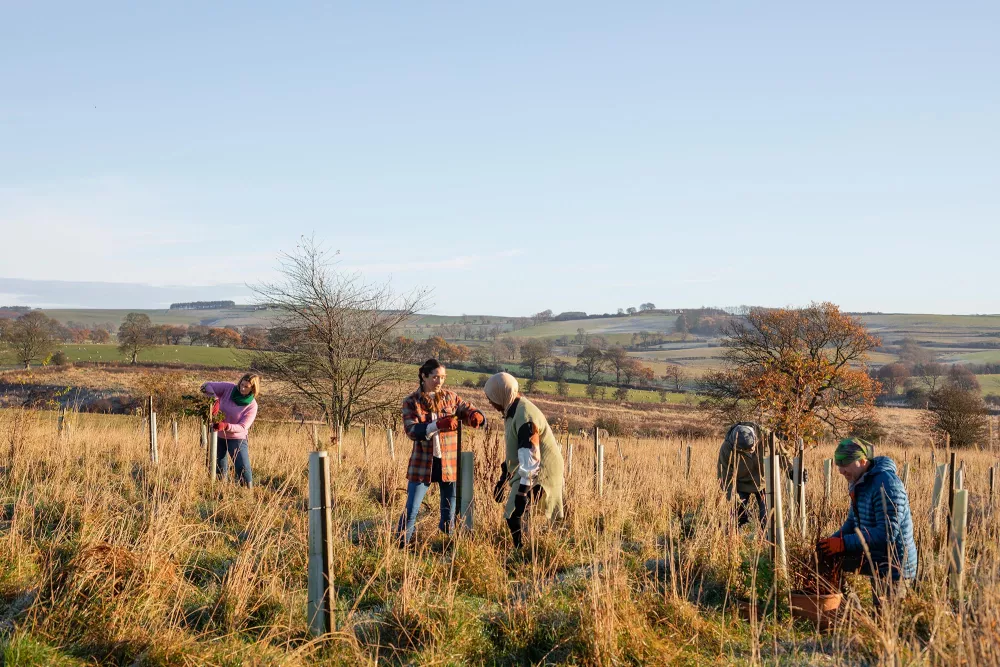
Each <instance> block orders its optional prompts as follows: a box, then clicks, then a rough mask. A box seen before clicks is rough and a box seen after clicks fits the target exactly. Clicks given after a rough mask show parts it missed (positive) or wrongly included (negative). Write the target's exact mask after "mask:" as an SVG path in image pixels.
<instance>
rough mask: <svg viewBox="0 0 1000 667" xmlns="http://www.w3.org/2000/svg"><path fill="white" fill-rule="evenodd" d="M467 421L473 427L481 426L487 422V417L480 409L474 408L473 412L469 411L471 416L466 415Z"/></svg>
mask: <svg viewBox="0 0 1000 667" xmlns="http://www.w3.org/2000/svg"><path fill="white" fill-rule="evenodd" d="M466 422H467V423H468V424H469V426H471V427H472V428H479V427H480V426H482V425H483V424H485V423H486V417H484V416H483V413H482V412H480V411H479V410H473V411H472V412H470V413H469V416H468V417H466Z"/></svg>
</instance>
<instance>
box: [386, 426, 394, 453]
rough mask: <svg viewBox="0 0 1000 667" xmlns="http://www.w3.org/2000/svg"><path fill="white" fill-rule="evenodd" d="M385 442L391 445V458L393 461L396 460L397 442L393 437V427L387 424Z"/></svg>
mask: <svg viewBox="0 0 1000 667" xmlns="http://www.w3.org/2000/svg"><path fill="white" fill-rule="evenodd" d="M385 443H386V445H388V447H389V458H390V459H392V460H393V461H395V460H396V443H395V442H393V439H392V427H390V426H387V427H386V429H385Z"/></svg>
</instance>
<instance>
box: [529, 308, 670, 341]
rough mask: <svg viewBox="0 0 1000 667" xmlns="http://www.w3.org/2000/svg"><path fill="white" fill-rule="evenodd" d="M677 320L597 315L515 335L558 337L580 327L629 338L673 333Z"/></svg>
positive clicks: (638, 316) (538, 327)
mask: <svg viewBox="0 0 1000 667" xmlns="http://www.w3.org/2000/svg"><path fill="white" fill-rule="evenodd" d="M676 322H677V316H676V315H661V314H654V315H631V316H627V317H596V318H592V319H586V320H566V321H564V322H545V323H543V324H539V325H538V326H533V327H528V328H526V329H519V330H518V331H516V332H514V335H515V336H517V337H519V338H557V337H559V336H570V337H573V336H575V335H576V332H577V330H578V329H583V330H584V331H586V332H587V333H588V334H597V335H601V336H608V335H615V334H617V335H618V337H621V336H622V335H626V336H627V338H628V339H629V340H631V339H632V334H633V333H639V332H640V331H655V332H664V333H672V332H673V331H674V325H675V324H676Z"/></svg>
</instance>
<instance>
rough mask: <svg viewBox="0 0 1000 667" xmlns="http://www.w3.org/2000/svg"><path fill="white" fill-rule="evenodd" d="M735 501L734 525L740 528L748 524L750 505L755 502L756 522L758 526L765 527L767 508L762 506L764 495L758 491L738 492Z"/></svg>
mask: <svg viewBox="0 0 1000 667" xmlns="http://www.w3.org/2000/svg"><path fill="white" fill-rule="evenodd" d="M736 496H737V500H736V525H737V526H742V525H744V524H747V523H750V517H751V516H753V515H752V514H751V509H750V503H751V501H754V502H756V505H757V521H759V522H760V525H762V526H763V525H765V524H766V523H767V507H766V505H765V504H764V494H763V493H761V492H760V491H750V492H743V491H738V492H737V494H736Z"/></svg>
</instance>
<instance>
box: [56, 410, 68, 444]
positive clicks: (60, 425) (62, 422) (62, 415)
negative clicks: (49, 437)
mask: <svg viewBox="0 0 1000 667" xmlns="http://www.w3.org/2000/svg"><path fill="white" fill-rule="evenodd" d="M65 426H66V408H65V406H64V407H61V408H59V420H58V422H57V423H56V432H57V433H58V435H59V437H60V438H61V437H62V436H63V429H64V428H65Z"/></svg>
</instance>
